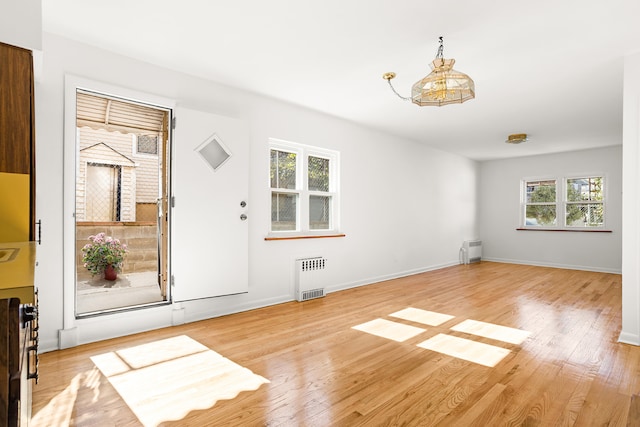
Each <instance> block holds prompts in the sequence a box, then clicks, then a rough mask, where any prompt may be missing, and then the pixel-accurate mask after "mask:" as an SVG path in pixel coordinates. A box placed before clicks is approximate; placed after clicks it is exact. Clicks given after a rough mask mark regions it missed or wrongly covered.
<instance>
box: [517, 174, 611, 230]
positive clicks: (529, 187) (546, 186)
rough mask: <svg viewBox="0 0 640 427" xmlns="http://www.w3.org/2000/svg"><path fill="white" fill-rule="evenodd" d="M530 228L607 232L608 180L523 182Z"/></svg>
mask: <svg viewBox="0 0 640 427" xmlns="http://www.w3.org/2000/svg"><path fill="white" fill-rule="evenodd" d="M523 187H524V188H523V202H522V205H523V210H522V212H523V214H524V215H523V218H524V220H523V226H524V227H526V228H538V227H540V228H558V229H577V228H583V229H585V228H603V227H604V223H605V221H604V212H605V210H604V204H605V197H604V178H603V177H602V176H585V177H579V178H566V179H553V178H549V179H536V180H524V181H523Z"/></svg>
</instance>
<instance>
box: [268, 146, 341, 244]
mask: <svg viewBox="0 0 640 427" xmlns="http://www.w3.org/2000/svg"><path fill="white" fill-rule="evenodd" d="M338 157H339V153H337V152H336V151H332V150H325V149H321V148H316V147H310V146H305V145H301V144H294V143H290V142H284V141H277V140H270V160H269V162H270V168H269V170H270V177H269V178H270V179H269V181H270V188H271V230H270V231H271V232H272V233H273V234H282V235H289V234H293V235H300V234H309V235H314V234H327V233H334V232H336V231H337V230H338V206H339V197H338Z"/></svg>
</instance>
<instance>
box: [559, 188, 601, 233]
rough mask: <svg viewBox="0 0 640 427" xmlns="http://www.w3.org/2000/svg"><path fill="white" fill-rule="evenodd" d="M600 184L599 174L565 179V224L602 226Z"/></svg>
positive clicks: (568, 225) (572, 225) (571, 225)
mask: <svg viewBox="0 0 640 427" xmlns="http://www.w3.org/2000/svg"><path fill="white" fill-rule="evenodd" d="M602 184H603V179H602V177H601V176H597V177H588V178H572V179H568V180H567V198H566V200H567V201H566V211H565V226H567V227H602V226H604V199H603V188H602Z"/></svg>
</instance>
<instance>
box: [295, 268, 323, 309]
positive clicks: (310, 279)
mask: <svg viewBox="0 0 640 427" xmlns="http://www.w3.org/2000/svg"><path fill="white" fill-rule="evenodd" d="M326 268H327V260H326V259H325V258H323V257H314V258H301V259H297V260H296V283H295V298H296V300H297V301H307V300H310V299H314V298H321V297H323V296H325V291H324V277H325V272H326Z"/></svg>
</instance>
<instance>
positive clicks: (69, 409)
mask: <svg viewBox="0 0 640 427" xmlns="http://www.w3.org/2000/svg"><path fill="white" fill-rule="evenodd" d="M94 369H95V368H94ZM82 376H83V374H77V375H76V376H75V377H73V379H72V380H71V382H70V383H69V385H68V386H67V388H65V389H64V390H62V391H61V392H60V393H58V394H57V395H56V396H54V397H53V398H52V399H51V400H50V401H49V403H47V405H46V406H45V407H44V408H42V409H40V410H39V411H38V412H37V413H36V412H34V413H33V416H32V418H31V420H30V425H32V426H36V427H37V426H68V425H70V422H71V415H72V413H73V409H74V407H75V404H76V398H77V397H78V390H79V389H80V383H81V381H82Z"/></svg>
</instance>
